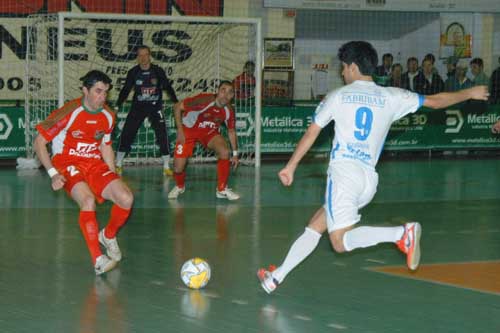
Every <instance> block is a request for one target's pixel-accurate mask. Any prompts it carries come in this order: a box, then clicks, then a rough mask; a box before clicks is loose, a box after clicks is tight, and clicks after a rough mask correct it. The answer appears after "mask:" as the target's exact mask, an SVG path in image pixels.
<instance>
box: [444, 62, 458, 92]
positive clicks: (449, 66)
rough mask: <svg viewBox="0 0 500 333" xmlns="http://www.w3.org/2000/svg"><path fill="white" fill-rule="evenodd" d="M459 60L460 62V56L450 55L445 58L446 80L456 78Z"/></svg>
mask: <svg viewBox="0 0 500 333" xmlns="http://www.w3.org/2000/svg"><path fill="white" fill-rule="evenodd" d="M457 62H458V58H457V57H455V56H450V57H448V58H446V59H445V60H444V63H445V65H446V71H447V72H446V82H448V80H454V79H455V72H456V68H457ZM446 82H445V85H446Z"/></svg>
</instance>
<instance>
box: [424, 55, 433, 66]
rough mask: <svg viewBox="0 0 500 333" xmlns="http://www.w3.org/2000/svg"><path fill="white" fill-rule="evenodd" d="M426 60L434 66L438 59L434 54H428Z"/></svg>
mask: <svg viewBox="0 0 500 333" xmlns="http://www.w3.org/2000/svg"><path fill="white" fill-rule="evenodd" d="M424 60H430V61H431V62H432V64H433V65H434V63H435V62H436V57H435V56H434V54H432V53H427V54H426V55H425V57H424ZM422 63H423V60H422Z"/></svg>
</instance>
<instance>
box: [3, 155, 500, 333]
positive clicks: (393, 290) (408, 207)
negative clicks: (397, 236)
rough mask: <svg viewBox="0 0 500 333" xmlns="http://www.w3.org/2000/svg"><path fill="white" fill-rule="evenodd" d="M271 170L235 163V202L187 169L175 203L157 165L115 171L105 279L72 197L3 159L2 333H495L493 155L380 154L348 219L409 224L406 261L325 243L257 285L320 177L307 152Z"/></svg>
mask: <svg viewBox="0 0 500 333" xmlns="http://www.w3.org/2000/svg"><path fill="white" fill-rule="evenodd" d="M282 165H283V164H282V163H273V164H264V165H263V166H262V168H261V170H260V171H259V172H258V173H255V170H254V169H253V168H250V167H242V168H240V169H239V170H238V171H237V172H236V173H235V174H233V175H232V178H231V186H232V187H233V188H234V189H235V190H236V191H237V192H239V193H241V194H242V198H241V199H240V200H239V201H238V202H236V203H229V202H227V201H223V200H220V199H216V198H215V178H216V174H215V165H198V166H194V165H190V166H189V168H188V179H187V190H186V193H185V194H184V195H183V196H181V197H180V198H179V200H177V201H169V200H167V194H168V191H169V189H170V188H171V187H172V186H173V181H172V180H171V179H164V177H163V176H162V175H161V170H160V169H159V167H158V166H154V167H130V168H126V169H125V174H124V178H125V180H126V181H127V182H128V184H129V185H130V187H131V188H132V189H133V191H134V194H135V205H134V210H133V214H132V216H131V218H130V219H129V222H128V224H127V225H126V226H125V228H124V229H122V231H121V233H120V234H119V237H118V240H119V243H120V245H121V248H122V251H123V252H124V259H123V260H122V261H121V262H120V264H119V267H118V268H117V269H115V270H114V271H112V272H110V273H108V274H106V275H105V276H103V277H96V276H95V275H94V273H93V267H92V266H91V264H90V259H89V255H88V253H87V249H86V247H85V244H84V240H83V237H82V236H81V234H80V230H79V226H78V222H77V218H78V209H77V207H76V206H75V204H74V203H73V202H72V201H71V200H70V199H69V198H67V197H66V195H65V194H64V193H63V192H57V193H55V192H53V191H52V190H51V189H50V184H49V178H48V176H47V175H46V174H45V172H43V171H39V170H36V171H16V170H14V169H0V332H2V333H4V332H16V333H18V332H120V333H121V332H141V333H142V332H308V333H313V332H404V333H410V332H436V333H437V332H439V333H441V332H474V333H476V332H500V160H496V159H483V160H472V159H468V160H442V159H441V160H440V159H437V160H436V159H434V160H427V159H423V160H413V161H410V160H405V161H400V160H391V161H383V162H382V163H380V165H379V174H380V183H379V189H378V193H377V195H376V196H375V199H374V201H373V202H372V203H371V204H370V205H369V206H368V207H366V208H365V209H364V210H363V211H362V220H361V225H398V224H401V223H404V222H406V221H412V220H416V221H420V222H421V223H422V226H423V236H422V251H423V253H422V262H421V264H422V266H421V268H420V269H419V271H417V273H413V274H410V273H408V272H407V270H406V268H405V259H404V257H403V255H402V254H401V253H400V252H398V251H397V250H396V248H395V246H394V245H393V244H383V245H381V246H378V247H373V248H369V249H364V250H357V251H353V252H351V253H348V254H337V253H334V252H333V251H332V249H331V246H330V244H329V242H328V240H327V239H326V237H323V239H322V240H321V242H320V244H319V246H318V248H317V250H316V251H315V252H314V253H313V254H312V255H311V256H310V257H309V258H308V259H307V260H306V261H305V262H303V263H302V264H301V265H300V266H299V267H298V268H297V269H296V270H295V271H293V272H292V273H291V274H290V275H289V276H288V278H287V279H286V281H285V282H284V283H283V284H282V285H281V286H280V287H279V289H278V290H277V291H276V292H275V293H274V294H272V295H267V294H266V293H265V292H264V291H263V290H262V289H261V288H260V285H259V283H258V281H257V278H256V275H255V272H256V270H257V269H258V268H259V267H261V266H264V265H267V264H269V263H275V264H280V261H281V260H282V259H283V257H284V255H285V254H286V252H287V250H288V247H289V246H290V244H291V243H292V242H293V241H294V240H295V238H296V237H297V236H298V235H299V234H301V233H302V232H303V228H304V226H305V224H306V222H307V220H308V219H309V217H310V216H311V215H312V213H313V212H314V211H315V210H316V209H317V208H318V207H319V206H320V205H321V204H322V201H323V191H324V184H325V171H326V163H324V162H320V163H318V162H315V163H306V164H304V165H301V166H300V168H299V170H298V173H297V178H296V182H295V183H294V185H293V186H292V187H291V188H284V187H282V186H280V184H279V182H278V179H277V177H276V173H277V172H278V171H279V169H280V168H281V167H282ZM109 208H110V205H109V204H104V205H102V206H100V207H99V210H98V217H99V219H100V221H101V226H104V225H105V222H106V220H107V214H108V211H109ZM195 256H199V257H203V258H205V259H206V260H207V261H208V262H209V263H210V265H211V267H212V279H211V281H210V283H209V284H208V286H207V287H206V288H205V289H203V290H201V291H192V290H188V289H187V288H186V287H184V286H183V284H182V282H181V280H180V277H179V269H180V267H181V265H182V263H183V262H184V261H185V260H186V259H189V258H191V257H195Z"/></svg>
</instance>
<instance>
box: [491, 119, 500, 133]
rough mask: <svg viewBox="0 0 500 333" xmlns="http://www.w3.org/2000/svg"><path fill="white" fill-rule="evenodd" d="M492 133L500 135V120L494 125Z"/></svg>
mask: <svg viewBox="0 0 500 333" xmlns="http://www.w3.org/2000/svg"><path fill="white" fill-rule="evenodd" d="M491 131H492V132H493V133H495V134H498V133H500V120H499V121H497V122H496V123H495V124H493V126H492V127H491Z"/></svg>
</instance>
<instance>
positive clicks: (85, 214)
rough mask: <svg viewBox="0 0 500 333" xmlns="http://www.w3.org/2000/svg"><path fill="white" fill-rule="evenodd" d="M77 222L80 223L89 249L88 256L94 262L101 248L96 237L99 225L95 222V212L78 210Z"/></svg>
mask: <svg viewBox="0 0 500 333" xmlns="http://www.w3.org/2000/svg"><path fill="white" fill-rule="evenodd" d="M78 223H79V224H80V229H81V231H82V234H83V237H84V238H85V242H87V248H88V249H89V252H90V257H92V262H93V263H94V264H95V261H96V259H97V257H99V256H100V255H101V254H102V252H101V248H100V247H99V240H98V239H97V235H98V233H99V225H98V224H97V219H96V217H95V212H94V211H80V218H79V219H78Z"/></svg>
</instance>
